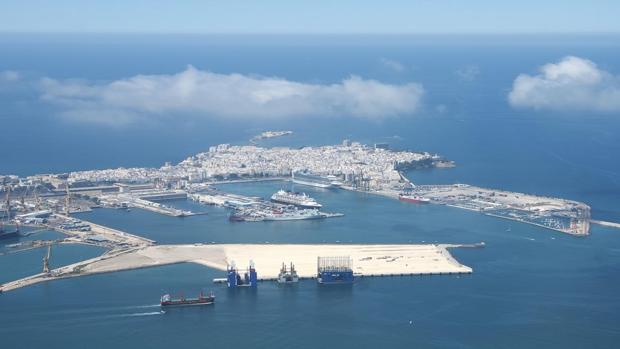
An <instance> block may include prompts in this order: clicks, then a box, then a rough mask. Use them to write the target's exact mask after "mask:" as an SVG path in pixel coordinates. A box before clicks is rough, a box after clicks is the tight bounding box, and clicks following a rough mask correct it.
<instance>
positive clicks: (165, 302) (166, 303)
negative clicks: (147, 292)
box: [159, 291, 215, 307]
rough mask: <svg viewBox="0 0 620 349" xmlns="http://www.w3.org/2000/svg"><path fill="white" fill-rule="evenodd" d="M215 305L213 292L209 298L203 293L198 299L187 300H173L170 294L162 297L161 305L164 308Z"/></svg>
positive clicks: (180, 298)
mask: <svg viewBox="0 0 620 349" xmlns="http://www.w3.org/2000/svg"><path fill="white" fill-rule="evenodd" d="M213 303H215V296H214V295H213V292H209V295H208V296H205V295H204V293H202V291H201V292H200V295H199V296H198V298H185V297H183V296H181V297H179V298H172V297H171V296H170V295H169V294H165V295H163V296H161V299H160V302H159V304H160V305H161V306H162V307H175V306H176V307H180V306H189V305H209V304H213Z"/></svg>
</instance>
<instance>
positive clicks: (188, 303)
mask: <svg viewBox="0 0 620 349" xmlns="http://www.w3.org/2000/svg"><path fill="white" fill-rule="evenodd" d="M213 303H215V299H207V300H204V301H203V300H189V301H168V302H161V303H160V305H161V306H162V307H164V308H170V307H189V306H194V305H211V304H213Z"/></svg>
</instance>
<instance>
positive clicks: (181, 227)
mask: <svg viewBox="0 0 620 349" xmlns="http://www.w3.org/2000/svg"><path fill="white" fill-rule="evenodd" d="M618 42H620V41H618V40H615V39H613V38H612V39H610V38H606V37H602V38H596V37H595V38H585V39H584V38H583V37H562V38H559V39H557V38H555V39H554V38H551V39H550V38H531V37H530V38H519V37H494V38H488V37H487V38H484V37H482V38H481V37H460V38H459V37H457V38H450V37H441V38H430V39H429V38H425V37H413V38H409V37H405V38H398V39H390V40H381V39H378V38H376V37H371V38H365V37H354V38H351V37H346V38H343V37H339V38H329V37H319V38H317V37H310V38H308V37H304V38H299V39H291V38H269V37H262V38H254V39H248V38H244V37H206V38H205V37H173V36H168V37H157V38H154V37H137V36H133V37H119V36H99V37H91V38H86V37H83V36H43V37H42V36H31V35H22V36H7V35H4V36H1V37H0V47H3V48H6V50H3V54H2V56H1V57H0V70H7V69H10V70H19V71H26V72H28V74H32V75H33V76H51V77H54V78H84V79H90V80H111V79H119V78H124V77H128V76H132V75H135V74H140V73H144V74H160V73H174V72H178V71H180V70H182V69H184V67H185V65H187V64H192V65H194V66H196V67H198V68H201V69H208V70H211V71H214V72H219V73H232V72H239V73H246V74H261V75H266V76H272V75H274V76H281V77H285V78H288V79H292V80H297V81H312V82H322V83H330V82H337V81H339V80H341V79H343V78H346V77H347V76H349V75H351V74H355V75H360V76H363V77H365V78H373V79H377V80H380V81H385V82H394V83H396V82H406V81H417V82H421V83H422V84H423V85H424V87H425V89H426V96H425V99H424V107H423V110H422V111H421V112H420V113H419V114H417V115H413V116H403V117H400V118H394V119H388V120H385V121H369V120H352V119H348V118H333V119H325V118H316V119H312V120H279V121H269V122H259V121H249V122H247V123H243V124H242V125H240V124H239V123H238V122H233V121H227V120H221V119H216V118H206V119H205V120H203V121H196V120H188V119H183V118H179V119H178V120H176V121H175V122H168V123H165V124H164V123H162V122H152V123H148V124H141V125H135V126H129V127H127V128H106V127H100V126H93V125H88V124H80V123H75V122H69V121H66V120H63V119H61V118H58V117H57V116H56V115H55V111H54V110H51V109H50V107H49V106H47V105H45V103H43V102H41V101H38V100H37V98H36V96H28V95H22V94H19V91H13V92H11V93H10V94H7V93H4V94H2V93H0V105H1V106H2V108H0V122H1V125H2V129H3V130H5V131H4V132H3V134H2V136H0V149H5V150H7V149H8V151H5V152H4V153H3V155H2V157H0V173H3V174H5V173H15V174H20V175H28V174H33V173H39V172H62V171H69V170H75V169H89V168H107V167H115V166H159V165H161V164H162V163H163V162H164V161H173V162H174V161H179V160H182V159H183V158H185V157H186V156H188V155H191V154H193V153H196V152H199V151H204V150H205V149H207V148H208V147H209V146H210V145H213V144H217V143H222V142H227V143H235V144H241V143H244V142H246V141H247V139H249V138H250V137H251V136H252V135H254V134H256V133H258V132H260V131H262V130H265V129H291V130H293V131H294V132H295V134H294V135H292V136H288V137H283V138H280V139H275V140H270V141H268V142H265V144H266V145H290V146H302V145H320V144H332V143H338V142H340V141H341V140H342V139H344V138H349V139H352V140H357V141H361V142H364V143H373V142H388V143H389V144H390V146H391V147H393V148H397V149H416V150H426V151H431V152H437V153H440V154H442V155H445V156H447V157H448V158H450V159H453V160H455V161H456V162H457V167H456V168H453V169H433V170H420V171H411V172H409V173H407V176H408V177H409V178H410V179H411V180H413V181H414V182H416V183H457V182H459V183H469V184H475V185H480V186H486V187H493V188H502V189H508V190H515V191H522V192H530V193H535V194H541V195H551V196H559V197H566V198H570V199H575V200H580V201H584V202H586V203H588V204H590V205H591V206H592V209H593V216H594V218H598V219H606V220H612V221H620V207H619V205H618V204H619V202H620V161H618V157H617V154H619V153H620V140H619V138H618V137H617V134H619V132H620V118H619V116H618V115H617V114H604V115H599V114H588V113H570V114H558V113H553V112H545V111H531V110H515V109H512V108H511V107H510V106H509V105H508V104H507V102H506V95H507V93H508V91H509V89H510V87H511V84H512V81H513V80H514V78H515V77H516V76H517V75H518V74H520V73H530V74H531V73H534V72H535V71H536V68H537V67H539V66H540V65H543V64H545V63H548V62H555V61H558V60H559V59H561V58H562V57H563V56H566V55H576V56H580V57H584V58H588V59H591V60H593V61H594V62H596V63H597V64H598V65H599V66H600V67H602V68H604V69H605V70H608V71H610V72H614V73H615V74H618V73H620V61H618V59H617V57H619V56H620V45H619V44H618ZM382 58H387V59H392V60H396V61H398V62H400V63H401V64H403V65H404V66H405V68H406V69H405V70H404V71H403V72H400V73H396V72H394V71H390V70H389V69H386V68H385V67H384V66H382V65H381V59H382ZM467 66H476V67H477V68H478V69H479V71H480V73H479V74H478V75H477V76H476V78H475V79H474V80H473V81H461V80H459V79H458V77H457V75H456V73H455V72H456V71H457V70H458V69H461V68H463V67H467ZM439 105H442V106H443V107H442V108H439V109H442V110H444V111H443V112H440V111H438V108H437V107H438V106H439ZM6 130H10V131H6ZM289 186H290V184H289V183H286V182H264V183H253V184H234V185H222V186H220V187H221V189H223V190H228V191H231V192H237V193H242V194H247V195H260V196H264V197H266V196H268V195H270V194H271V193H273V191H275V190H277V189H279V188H281V187H289ZM295 189H296V190H303V191H306V192H308V193H309V194H310V195H311V196H313V197H315V198H317V199H318V200H319V201H320V202H322V203H324V205H325V210H326V211H332V212H342V213H344V214H345V216H344V217H341V218H334V219H328V220H323V221H309V222H270V223H267V222H256V223H230V222H228V220H227V216H228V211H226V210H224V209H221V208H215V207H205V206H202V205H199V204H196V203H193V202H190V201H183V200H180V201H174V202H170V204H171V205H174V206H178V207H181V208H191V209H192V210H197V211H202V210H204V211H207V212H208V215H205V216H196V217H188V218H173V217H166V216H160V215H156V214H154V213H150V212H146V211H142V210H138V209H134V210H132V211H131V212H126V211H121V210H106V209H100V210H95V211H93V212H91V213H84V214H79V215H77V216H78V217H83V218H84V219H89V220H92V221H95V222H97V223H101V224H105V225H109V226H112V227H115V228H119V229H124V230H127V231H129V232H132V233H136V234H140V235H143V236H146V237H149V238H152V239H155V240H157V241H158V242H160V243H191V242H205V243H210V242H229V243H235V242H255V243H266V242H269V243H291V242H298V243H317V242H330V243H338V242H341V243H364V242H368V243H370V242H372V243H381V242H384V243H408V242H415V243H418V242H454V243H470V242H479V241H485V242H486V247H485V248H482V249H455V250H453V251H452V253H453V255H454V256H455V257H456V258H457V259H458V260H459V261H460V262H462V263H463V264H466V265H468V266H471V267H472V268H473V269H474V273H473V274H472V275H468V276H433V277H403V278H400V277H395V278H373V279H370V278H367V279H363V280H360V281H359V282H357V283H356V284H355V285H353V286H352V287H337V288H325V287H318V286H317V285H316V284H315V283H314V282H312V281H303V282H301V283H300V284H299V285H297V286H295V287H290V288H288V287H278V286H277V285H275V284H272V283H261V284H260V285H259V288H258V289H257V290H256V291H250V292H246V291H248V290H241V291H240V292H230V291H228V290H227V289H225V288H224V287H222V286H219V285H213V284H212V283H211V280H212V278H214V277H221V276H222V273H221V272H219V271H217V270H212V269H209V268H205V267H202V266H198V265H192V264H180V265H172V266H164V267H160V268H153V269H144V270H133V271H126V272H119V273H114V274H103V275H95V276H89V277H83V278H75V279H67V280H60V281H55V282H51V283H46V284H39V285H35V286H33V287H28V288H24V289H20V290H17V291H15V292H10V293H6V294H2V295H1V296H0V322H1V323H2V324H3V325H2V326H0V337H1V338H3V342H2V343H3V346H5V345H6V346H7V347H10V348H32V347H37V346H42V345H45V346H46V347H51V348H67V347H83V346H85V345H88V346H89V347H93V348H105V347H110V346H120V347H150V348H168V347H170V346H172V345H176V346H179V345H180V346H184V347H185V346H198V347H211V346H224V345H225V346H228V347H241V346H244V345H249V346H251V347H296V348H314V347H333V346H340V347H345V348H346V347H358V348H371V347H372V348H376V347H378V346H386V345H397V346H401V347H417V348H523V347H548V348H584V347H588V348H611V347H615V346H616V343H617V342H618V340H620V331H619V330H618V328H619V325H620V315H619V314H620V297H618V294H620V281H619V280H620V278H619V276H620V231H619V230H616V229H612V228H605V227H600V226H593V227H592V235H591V236H589V237H586V238H577V237H572V236H567V235H565V234H561V233H556V232H552V231H549V230H545V229H542V228H538V227H533V226H528V225H523V224H517V223H516V222H510V221H506V220H500V219H496V218H492V217H486V216H482V215H480V214H477V213H475V212H468V211H463V210H458V209H454V208H449V207H441V206H420V205H411V204H407V203H401V202H398V201H395V200H390V199H387V198H383V197H377V196H372V195H366V194H360V193H352V192H347V191H333V190H318V189H315V188H308V187H306V188H304V187H302V186H295ZM48 238H54V237H53V236H50V237H48ZM2 244H5V242H2ZM66 248H69V249H67V250H65V249H66ZM43 253H44V251H43V250H42V249H38V250H31V251H27V252H19V253H16V254H11V255H5V256H0V281H2V280H7V279H12V278H15V277H19V276H23V275H27V274H29V273H31V272H37V271H38V268H40V264H41V258H42V256H43ZM98 253H99V251H98V250H93V249H89V248H88V247H84V246H61V247H59V248H58V249H57V250H56V249H55V250H54V256H53V258H52V262H53V263H70V262H71V261H74V260H76V259H75V258H77V259H80V258H87V257H88V256H92V255H96V254H98ZM55 258H57V259H55ZM257 267H258V271H259V273H260V266H257ZM200 289H205V290H209V289H212V290H213V291H214V292H215V293H216V295H217V297H218V300H217V304H216V305H215V306H214V307H207V308H204V309H177V310H171V311H168V312H166V313H161V312H160V309H159V307H157V306H156V303H157V302H158V300H159V296H160V295H161V294H162V293H163V292H181V291H182V292H184V293H185V294H186V295H190V294H192V293H197V292H199V291H200Z"/></svg>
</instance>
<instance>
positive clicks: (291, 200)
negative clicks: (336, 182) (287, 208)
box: [271, 189, 323, 208]
mask: <svg viewBox="0 0 620 349" xmlns="http://www.w3.org/2000/svg"><path fill="white" fill-rule="evenodd" d="M271 201H273V202H278V203H281V204H287V205H295V206H298V207H303V208H321V207H323V205H321V204H319V203H318V202H316V200H314V199H313V198H311V197H309V196H308V195H306V193H296V192H292V191H285V190H282V189H280V190H278V191H277V192H276V193H274V194H273V195H271Z"/></svg>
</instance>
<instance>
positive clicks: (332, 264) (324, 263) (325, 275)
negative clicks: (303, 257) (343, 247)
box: [316, 256, 354, 284]
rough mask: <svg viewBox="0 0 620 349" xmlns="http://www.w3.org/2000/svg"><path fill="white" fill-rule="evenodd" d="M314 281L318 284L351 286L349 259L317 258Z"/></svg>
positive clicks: (352, 278) (352, 276)
mask: <svg viewBox="0 0 620 349" xmlns="http://www.w3.org/2000/svg"><path fill="white" fill-rule="evenodd" d="M316 279H317V282H318V283H319V284H352V283H353V281H354V275H353V268H352V266H351V258H350V257H348V256H336V257H318V258H317V278H316Z"/></svg>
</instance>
